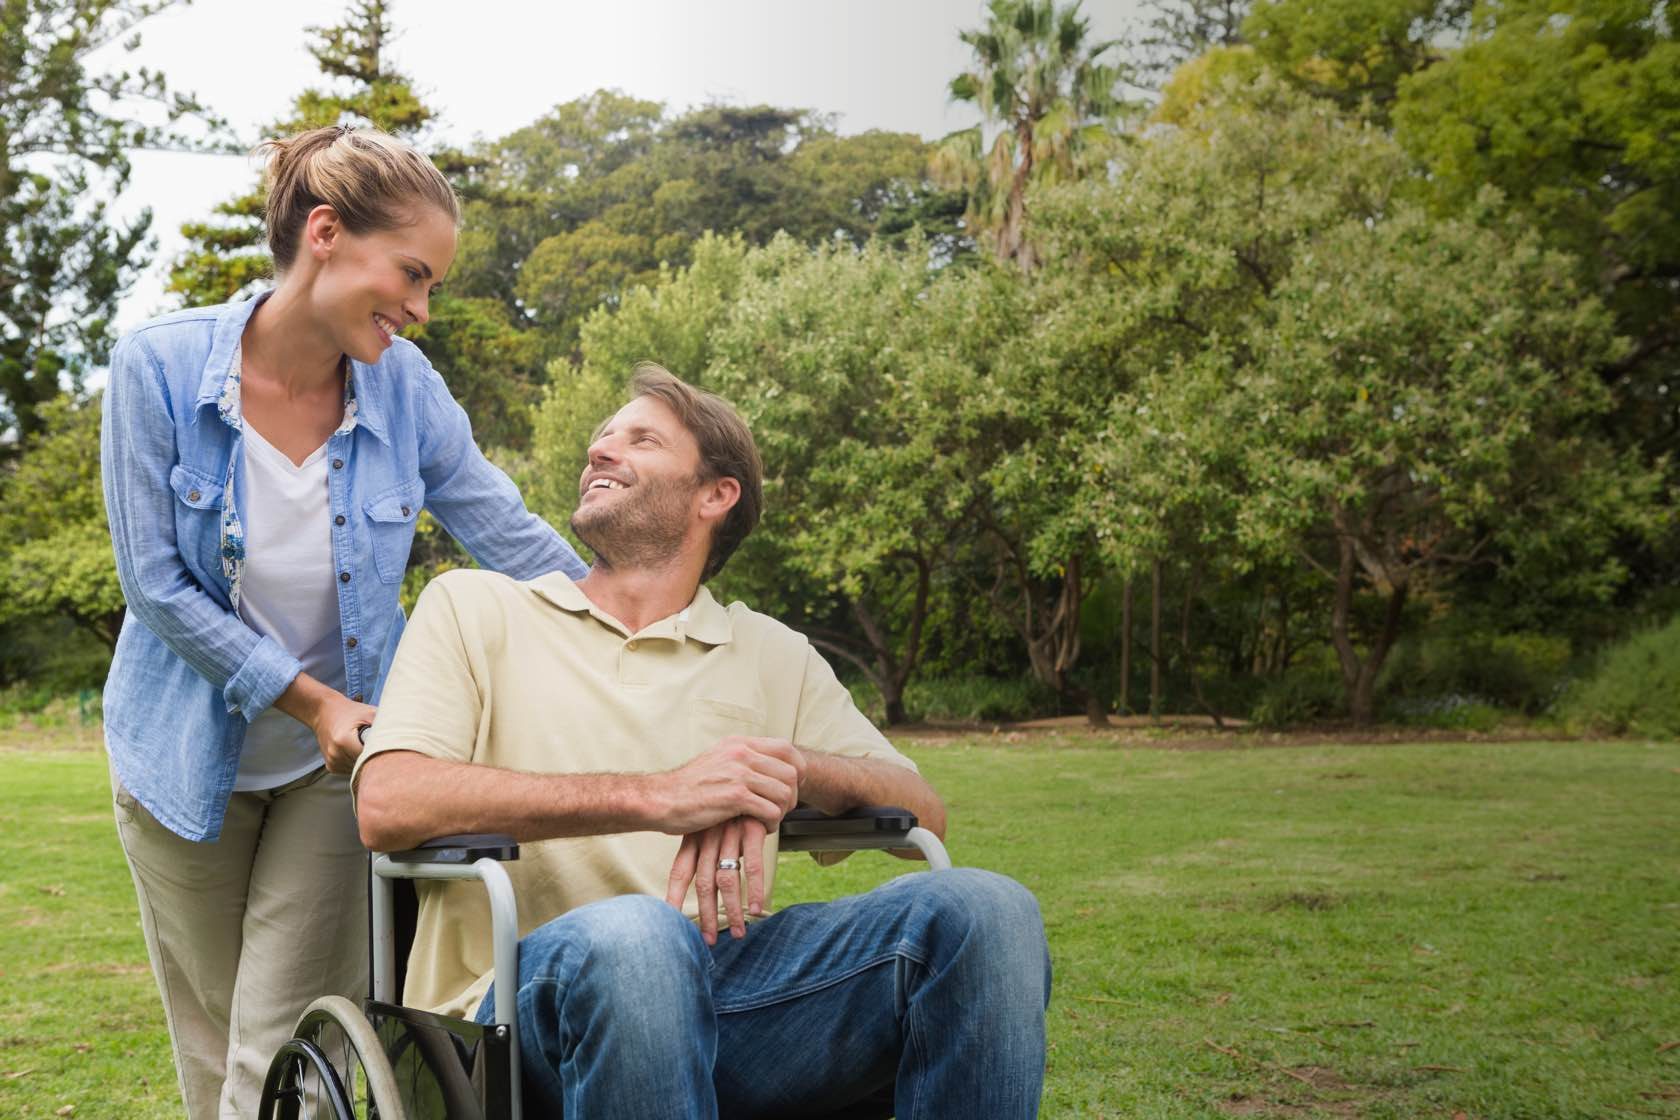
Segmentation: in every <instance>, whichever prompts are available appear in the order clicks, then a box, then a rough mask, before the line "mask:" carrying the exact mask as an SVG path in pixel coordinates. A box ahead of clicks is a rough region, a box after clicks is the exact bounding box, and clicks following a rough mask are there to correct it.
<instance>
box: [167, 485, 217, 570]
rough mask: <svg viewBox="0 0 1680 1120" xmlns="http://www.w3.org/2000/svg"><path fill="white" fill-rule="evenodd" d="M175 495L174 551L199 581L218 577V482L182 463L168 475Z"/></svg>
mask: <svg viewBox="0 0 1680 1120" xmlns="http://www.w3.org/2000/svg"><path fill="white" fill-rule="evenodd" d="M169 488H170V489H171V490H172V491H174V493H175V548H176V551H178V552H179V553H180V554H181V559H183V560H185V561H186V562H187V566H188V568H189V569H191V570H192V572H193V574H194V575H195V576H197V577H198V580H199V582H200V583H201V584H202V583H205V582H206V581H207V580H209V579H211V578H214V579H216V580H218V581H219V580H220V579H221V578H222V481H221V479H216V478H211V477H210V476H209V475H206V474H201V473H199V472H198V471H195V470H193V469H192V468H191V467H189V466H186V465H185V464H182V463H177V464H175V466H174V468H173V469H172V470H170V472H169Z"/></svg>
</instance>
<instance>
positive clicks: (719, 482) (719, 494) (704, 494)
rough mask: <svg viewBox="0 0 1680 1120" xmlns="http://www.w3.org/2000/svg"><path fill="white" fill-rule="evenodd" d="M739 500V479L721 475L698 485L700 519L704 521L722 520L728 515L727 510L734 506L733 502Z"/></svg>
mask: <svg viewBox="0 0 1680 1120" xmlns="http://www.w3.org/2000/svg"><path fill="white" fill-rule="evenodd" d="M740 500H741V483H740V480H739V479H734V478H730V477H729V476H728V475H723V476H721V477H719V478H714V479H712V480H711V481H710V482H705V483H702V484H701V486H700V520H702V521H706V522H717V521H722V520H723V519H724V518H725V517H727V516H729V511H730V510H732V509H734V508H735V503H736V502H738V501H740Z"/></svg>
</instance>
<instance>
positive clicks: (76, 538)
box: [0, 396, 123, 648]
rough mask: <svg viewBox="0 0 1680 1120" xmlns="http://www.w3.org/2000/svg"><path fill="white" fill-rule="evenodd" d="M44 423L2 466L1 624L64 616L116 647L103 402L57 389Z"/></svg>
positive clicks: (117, 595) (118, 614)
mask: <svg viewBox="0 0 1680 1120" xmlns="http://www.w3.org/2000/svg"><path fill="white" fill-rule="evenodd" d="M40 424H41V426H40V428H39V429H38V430H37V432H36V433H35V434H34V435H33V436H31V437H30V439H29V441H28V443H27V444H26V446H25V448H24V454H23V456H22V457H21V459H20V460H19V462H18V464H17V466H16V468H15V469H13V470H11V471H8V472H5V473H0V625H6V624H8V623H17V622H20V621H26V620H39V619H48V618H52V617H54V616H62V617H67V618H70V619H72V620H74V621H75V622H76V624H77V625H79V626H81V627H83V628H85V629H86V630H88V631H89V632H91V633H92V634H94V635H95V636H97V637H98V638H99V639H100V640H101V641H102V642H104V643H106V645H107V646H108V647H110V648H115V646H116V641H117V631H118V629H119V628H120V626H121V624H122V611H123V598H122V588H121V587H119V586H118V584H117V570H116V565H115V564H114V563H113V562H112V558H111V537H110V534H109V532H108V531H107V530H106V528H105V498H104V494H103V492H102V490H101V488H100V482H99V402H98V400H97V399H95V400H92V401H87V402H82V403H76V402H74V401H73V400H72V399H71V398H69V397H68V396H60V397H57V398H55V399H53V400H51V401H49V402H47V403H46V404H44V405H42V406H41V409H40Z"/></svg>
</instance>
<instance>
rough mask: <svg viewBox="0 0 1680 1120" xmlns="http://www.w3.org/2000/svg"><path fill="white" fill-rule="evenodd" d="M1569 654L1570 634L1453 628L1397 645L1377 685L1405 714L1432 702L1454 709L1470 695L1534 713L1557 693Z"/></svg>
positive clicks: (1487, 702) (1398, 712) (1396, 711)
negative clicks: (1558, 635)
mask: <svg viewBox="0 0 1680 1120" xmlns="http://www.w3.org/2000/svg"><path fill="white" fill-rule="evenodd" d="M1569 658H1570V648H1569V640H1568V639H1567V638H1560V637H1554V636H1552V635H1549V634H1535V633H1517V634H1493V633H1488V632H1486V631H1474V630H1472V631H1469V632H1463V631H1457V632H1455V631H1452V630H1448V631H1445V632H1440V633H1435V634H1430V635H1425V636H1422V637H1418V638H1414V639H1410V640H1407V641H1403V642H1401V643H1400V644H1399V645H1397V646H1396V647H1395V649H1394V652H1393V653H1391V654H1390V655H1389V659H1388V664H1386V665H1385V666H1383V672H1382V676H1381V677H1380V678H1379V679H1378V681H1377V691H1378V694H1379V695H1381V696H1383V697H1385V698H1386V699H1387V700H1388V701H1389V703H1388V705H1387V707H1388V708H1389V710H1390V711H1392V712H1393V713H1394V714H1396V715H1397V716H1400V717H1402V718H1405V717H1406V716H1407V715H1408V714H1409V713H1412V712H1416V711H1424V710H1427V709H1428V705H1429V704H1430V703H1437V702H1438V704H1439V706H1440V707H1441V708H1442V710H1443V711H1450V710H1451V709H1452V708H1453V707H1454V706H1455V705H1457V706H1461V705H1462V704H1463V703H1464V702H1466V701H1467V700H1475V701H1478V702H1481V703H1483V704H1485V705H1491V706H1494V707H1498V708H1506V709H1511V710H1514V711H1519V712H1526V713H1529V714H1533V713H1536V712H1540V711H1543V710H1544V709H1545V708H1546V707H1547V706H1548V705H1550V704H1551V703H1552V702H1553V701H1554V700H1556V699H1557V695H1558V691H1559V689H1560V688H1561V687H1562V686H1563V682H1564V680H1565V675H1566V673H1567V670H1568V666H1569ZM1420 704H1421V705H1422V707H1421V708H1420V707H1419V705H1420ZM1408 722H1409V720H1408Z"/></svg>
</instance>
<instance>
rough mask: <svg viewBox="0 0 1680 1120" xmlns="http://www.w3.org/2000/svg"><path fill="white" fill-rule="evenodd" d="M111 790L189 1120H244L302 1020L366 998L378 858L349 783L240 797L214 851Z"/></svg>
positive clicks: (309, 781)
mask: <svg viewBox="0 0 1680 1120" xmlns="http://www.w3.org/2000/svg"><path fill="white" fill-rule="evenodd" d="M111 785H112V791H113V800H114V802H115V807H116V815H117V833H118V835H119V836H120V837H121V838H122V846H123V852H124V854H126V855H127V857H128V866H129V870H130V871H131V872H132V873H133V875H134V889H135V892H136V893H137V894H138V895H139V898H140V924H141V927H142V929H143V930H144V931H145V935H146V951H147V952H148V953H149V954H150V955H151V959H152V974H153V975H154V976H155V977H156V978H157V983H158V990H159V991H160V992H161V993H162V995H163V1009H164V1014H165V1016H166V1018H167V1019H168V1022H169V1041H170V1043H171V1045H172V1046H173V1047H174V1049H175V1071H176V1075H177V1076H178V1077H179V1078H180V1081H181V1096H182V1098H183V1099H184V1100H185V1101H186V1106H187V1116H188V1118H189V1120H217V1118H220V1120H246V1118H248V1117H252V1116H255V1115H256V1112H257V1103H258V1099H259V1098H260V1097H261V1095H262V1083H263V1077H264V1075H265V1074H266V1073H267V1071H268V1063H269V1061H270V1059H272V1058H273V1057H274V1051H275V1050H276V1049H278V1048H279V1046H280V1044H281V1043H283V1042H285V1040H286V1039H287V1038H289V1037H291V1029H292V1027H293V1025H294V1024H295V1023H296V1022H297V1019H298V1016H299V1015H301V1014H302V1013H303V1009H304V1008H305V1007H306V1006H308V1005H309V1003H310V1002H311V1001H312V1000H314V999H315V998H317V997H318V996H322V995H331V994H338V995H343V996H347V997H349V998H350V999H353V1000H360V998H361V997H363V996H365V995H366V994H367V963H368V962H367V852H366V851H365V850H363V848H362V845H361V842H360V841H359V840H358V838H357V835H356V822H355V819H354V817H353V815H352V813H351V809H350V792H349V791H350V785H349V781H348V779H346V778H344V777H341V776H338V775H334V774H328V773H326V771H325V770H317V771H316V772H315V773H313V774H310V775H307V776H305V777H303V778H299V779H298V780H297V781H295V782H292V783H290V784H288V785H284V786H281V787H279V788H278V789H272V790H264V791H262V792H256V793H235V794H234V795H233V797H232V800H230V801H229V802H228V808H227V819H226V821H225V822H224V823H223V825H222V834H221V836H220V837H219V838H218V839H217V840H215V841H214V842H212V843H197V842H194V841H191V840H183V839H182V838H181V837H179V836H177V835H175V833H173V832H171V831H169V829H167V828H165V827H164V826H163V825H161V824H159V823H158V822H157V821H156V819H154V818H153V817H152V815H151V814H150V813H148V812H147V811H146V808H145V806H143V805H140V804H139V803H137V802H136V801H135V800H134V798H133V797H132V796H130V795H129V793H128V791H127V790H125V789H123V788H122V785H121V783H120V782H118V781H117V780H116V776H115V775H114V774H113V775H112V780H111Z"/></svg>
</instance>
